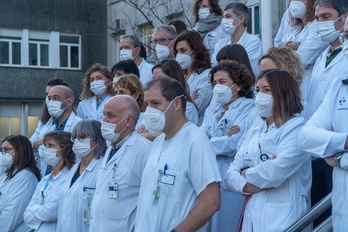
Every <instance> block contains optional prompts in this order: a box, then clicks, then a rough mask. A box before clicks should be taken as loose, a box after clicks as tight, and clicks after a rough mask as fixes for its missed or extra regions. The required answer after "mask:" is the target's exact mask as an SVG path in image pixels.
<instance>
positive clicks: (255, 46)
mask: <svg viewBox="0 0 348 232" xmlns="http://www.w3.org/2000/svg"><path fill="white" fill-rule="evenodd" d="M229 44H232V41H231V36H230V37H227V38H223V39H220V40H219V42H217V44H216V45H215V49H214V54H213V57H212V63H213V65H216V64H217V61H216V55H217V53H218V52H219V51H220V50H221V49H222V48H223V47H225V46H226V45H229ZM237 44H240V45H242V46H243V47H244V48H245V51H246V52H247V53H248V56H249V60H250V65H251V68H252V69H253V72H254V75H255V77H257V75H258V74H259V65H258V64H257V61H258V60H259V58H260V57H261V56H262V55H263V51H262V43H261V40H260V38H259V37H258V36H257V35H252V34H249V33H247V32H246V31H245V32H244V33H243V35H242V36H241V37H240V39H239V41H238V42H237Z"/></svg>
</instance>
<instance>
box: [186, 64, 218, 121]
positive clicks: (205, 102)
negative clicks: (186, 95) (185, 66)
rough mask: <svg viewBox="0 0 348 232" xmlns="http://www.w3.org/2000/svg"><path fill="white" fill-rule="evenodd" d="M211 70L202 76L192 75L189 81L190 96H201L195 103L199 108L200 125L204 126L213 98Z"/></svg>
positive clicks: (207, 70) (204, 72)
mask: <svg viewBox="0 0 348 232" xmlns="http://www.w3.org/2000/svg"><path fill="white" fill-rule="evenodd" d="M209 72H210V69H206V70H204V71H203V72H202V73H201V74H198V73H195V72H194V73H192V74H191V76H190V77H189V78H188V79H187V85H188V86H189V88H190V95H191V96H192V95H193V94H194V93H197V92H198V94H199V96H198V98H197V99H196V100H195V101H194V102H195V103H196V105H197V107H198V117H199V124H198V125H201V124H202V121H203V118H204V112H205V109H206V108H207V107H208V106H209V103H210V100H211V98H212V97H213V87H212V86H211V84H210V77H209Z"/></svg>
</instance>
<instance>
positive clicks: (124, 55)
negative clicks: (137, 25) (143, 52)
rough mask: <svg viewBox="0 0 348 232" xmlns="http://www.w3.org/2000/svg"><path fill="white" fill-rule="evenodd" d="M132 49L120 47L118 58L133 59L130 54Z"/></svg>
mask: <svg viewBox="0 0 348 232" xmlns="http://www.w3.org/2000/svg"><path fill="white" fill-rule="evenodd" d="M134 49H135V48H134ZM134 49H122V50H121V52H120V59H121V60H133V59H134V57H133V55H132V52H133V50H134Z"/></svg>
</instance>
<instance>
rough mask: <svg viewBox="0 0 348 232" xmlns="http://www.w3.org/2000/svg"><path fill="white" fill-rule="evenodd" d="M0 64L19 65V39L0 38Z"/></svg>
mask: <svg viewBox="0 0 348 232" xmlns="http://www.w3.org/2000/svg"><path fill="white" fill-rule="evenodd" d="M0 64H5V65H21V38H15V37H4V36H0Z"/></svg>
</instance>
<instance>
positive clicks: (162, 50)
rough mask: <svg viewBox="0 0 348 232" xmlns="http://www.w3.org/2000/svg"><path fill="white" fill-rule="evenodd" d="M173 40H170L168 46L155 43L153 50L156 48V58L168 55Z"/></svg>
mask: <svg viewBox="0 0 348 232" xmlns="http://www.w3.org/2000/svg"><path fill="white" fill-rule="evenodd" d="M173 41H174V40H172V42H171V43H170V44H169V45H168V46H166V45H162V44H157V45H156V47H155V50H156V55H157V58H158V59H164V58H167V57H168V56H169V53H170V50H169V46H170V45H171V44H172V43H173Z"/></svg>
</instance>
